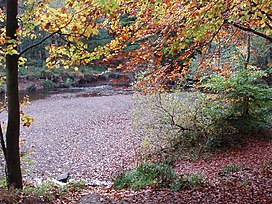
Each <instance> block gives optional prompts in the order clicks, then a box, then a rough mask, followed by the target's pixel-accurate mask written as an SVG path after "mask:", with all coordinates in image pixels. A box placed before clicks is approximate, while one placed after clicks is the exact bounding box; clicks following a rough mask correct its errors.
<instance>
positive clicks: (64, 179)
mask: <svg viewBox="0 0 272 204" xmlns="http://www.w3.org/2000/svg"><path fill="white" fill-rule="evenodd" d="M68 179H69V173H68V172H65V173H63V174H60V175H58V176H57V180H58V181H60V182H63V183H67V181H68Z"/></svg>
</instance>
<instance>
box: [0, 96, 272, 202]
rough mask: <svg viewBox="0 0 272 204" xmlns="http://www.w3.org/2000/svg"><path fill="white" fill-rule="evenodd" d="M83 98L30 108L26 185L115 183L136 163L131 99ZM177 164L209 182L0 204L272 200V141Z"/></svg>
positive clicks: (0, 196) (53, 99)
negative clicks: (62, 178) (64, 180)
mask: <svg viewBox="0 0 272 204" xmlns="http://www.w3.org/2000/svg"><path fill="white" fill-rule="evenodd" d="M82 96H83V95H78V97H74V95H71V94H61V95H52V96H50V97H48V98H46V99H43V100H37V101H34V102H33V104H32V105H31V106H30V107H29V113H30V114H31V115H32V116H33V117H34V118H35V123H34V124H33V126H31V127H30V128H29V129H23V138H24V139H25V141H22V143H23V144H22V145H23V154H24V156H25V157H24V159H23V161H24V164H23V166H24V170H25V174H24V178H25V179H26V180H32V181H35V180H37V179H46V178H52V177H53V178H54V177H56V176H57V175H58V174H59V173H63V172H69V173H70V174H71V177H72V178H74V179H76V180H80V179H84V180H85V181H91V180H94V179H96V180H100V181H112V179H113V177H114V176H116V175H118V174H119V173H120V172H122V171H123V169H131V168H133V167H134V166H135V164H136V163H137V153H138V147H139V146H140V144H141V139H140V138H138V137H137V136H136V135H134V133H133V131H132V128H131V113H132V109H133V101H132V99H131V96H130V95H112V96H102V97H82ZM84 96H88V94H87V95H86V93H85V95H84ZM260 136H261V135H260ZM174 167H175V170H176V172H177V174H178V175H181V176H182V175H186V174H191V173H197V174H201V175H202V176H203V178H205V185H204V186H202V187H199V188H193V189H188V190H183V191H178V192H173V191H171V190H170V189H167V188H165V189H160V188H157V186H150V187H148V188H146V189H143V190H139V191H133V190H129V189H126V190H116V189H114V188H113V187H102V186H100V187H98V186H95V187H94V186H87V185H82V186H74V185H71V186H68V187H66V188H65V190H64V191H62V192H60V191H59V190H56V189H55V190H54V189H51V191H50V192H45V193H44V194H39V195H37V194H35V190H33V191H32V192H24V193H14V192H7V191H5V190H4V189H1V188H0V203H16V202H19V203H78V202H80V200H81V199H82V198H83V200H82V202H81V203H272V140H269V139H261V140H259V139H256V138H252V137H248V136H246V137H245V138H244V144H243V145H242V146H241V147H239V148H238V147H232V148H229V149H225V150H224V151H222V152H221V153H218V154H215V155H213V156H210V157H209V158H205V159H203V158H201V159H197V160H188V161H177V162H176V163H175V165H174ZM31 185H32V184H27V185H26V186H27V188H29V187H31ZM86 196H87V197H86ZM88 196H91V197H89V198H88ZM84 199H85V200H84ZM88 199H89V200H88ZM91 199H93V201H91Z"/></svg>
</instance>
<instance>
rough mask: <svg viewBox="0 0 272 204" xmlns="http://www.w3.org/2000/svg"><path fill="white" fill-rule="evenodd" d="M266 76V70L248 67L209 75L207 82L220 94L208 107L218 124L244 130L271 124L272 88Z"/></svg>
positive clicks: (209, 86)
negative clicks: (265, 79)
mask: <svg viewBox="0 0 272 204" xmlns="http://www.w3.org/2000/svg"><path fill="white" fill-rule="evenodd" d="M265 76H266V73H265V72H264V71H262V70H258V69H255V68H250V69H249V68H248V69H241V70H239V71H237V72H235V73H233V74H232V75H230V76H229V77H226V76H221V75H215V76H212V77H210V78H209V80H208V82H207V83H206V84H205V85H204V86H205V87H206V88H207V89H208V90H209V91H212V92H213V93H215V94H217V98H216V99H215V100H213V101H212V103H210V106H209V107H208V108H209V111H210V115H211V116H212V118H213V121H214V124H217V125H216V127H219V126H220V124H221V126H223V127H228V129H229V130H232V131H234V130H236V131H237V132H241V133H244V132H249V131H252V130H254V129H263V128H266V127H269V126H271V118H272V117H271V115H272V114H271V106H272V89H271V88H270V87H269V86H268V85H267V84H266V83H265V82H264V81H263V78H264V77H265ZM222 124H223V125H222Z"/></svg>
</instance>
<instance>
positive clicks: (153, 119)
mask: <svg viewBox="0 0 272 204" xmlns="http://www.w3.org/2000/svg"><path fill="white" fill-rule="evenodd" d="M134 101H135V112H134V120H133V121H134V122H133V127H134V130H135V131H136V132H137V133H138V134H140V135H142V137H143V138H144V142H143V147H145V148H144V152H146V153H147V154H148V153H149V152H155V153H159V154H161V153H164V152H165V151H172V150H173V151H174V152H173V153H174V154H177V156H180V155H182V156H184V157H186V156H190V157H191V156H192V155H195V156H198V155H199V152H201V149H202V148H203V144H205V141H206V140H207V135H208V133H211V134H214V132H211V131H216V129H215V130H211V128H210V127H211V122H212V120H211V118H210V116H209V114H208V112H207V111H206V109H205V107H206V104H207V103H206V96H205V95H204V94H202V93H200V92H193V93H188V92H180V91H175V92H173V93H161V94H157V95H150V96H141V95H136V96H134ZM188 153H189V155H188ZM169 155H170V154H169V152H168V153H167V154H166V156H167V157H168V156H169ZM173 156H174V157H175V155H173ZM159 157H162V158H160V160H161V162H166V161H167V160H173V159H169V157H168V158H163V157H164V156H163V155H160V156H159Z"/></svg>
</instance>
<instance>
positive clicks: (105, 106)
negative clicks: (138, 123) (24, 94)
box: [21, 93, 140, 181]
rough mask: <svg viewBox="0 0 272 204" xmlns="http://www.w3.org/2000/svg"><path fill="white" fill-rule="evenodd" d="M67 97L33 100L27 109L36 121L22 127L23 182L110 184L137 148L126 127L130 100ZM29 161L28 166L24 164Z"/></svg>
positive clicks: (129, 163) (131, 161)
mask: <svg viewBox="0 0 272 204" xmlns="http://www.w3.org/2000/svg"><path fill="white" fill-rule="evenodd" d="M82 95H83V96H88V94H86V93H85V95H84V94H81V96H80V95H76V94H74V93H73V94H71V93H66V94H57V95H52V96H50V97H48V98H46V99H42V100H35V101H33V102H32V104H31V105H30V106H29V107H28V108H27V109H26V112H27V114H28V115H31V116H32V117H34V120H35V122H34V123H33V124H32V125H31V126H30V127H29V128H26V127H22V129H21V135H22V139H23V147H22V151H23V154H25V155H28V157H27V158H24V159H23V169H24V170H25V171H26V173H25V174H24V177H27V178H42V179H47V178H49V177H55V176H57V175H59V174H61V173H63V172H69V173H70V175H71V177H73V178H75V179H86V180H94V179H97V180H102V181H110V180H111V179H112V177H113V176H115V175H116V174H118V173H119V172H120V171H121V170H122V169H123V168H130V167H132V166H133V165H134V164H135V152H136V149H137V147H138V146H139V144H140V139H139V138H137V137H136V136H135V135H134V134H133V131H132V128H131V116H132V110H133V102H132V96H131V95H120V94H118V95H111V96H98V97H82ZM30 159H31V160H32V161H33V162H34V164H32V162H27V161H28V160H30Z"/></svg>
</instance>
